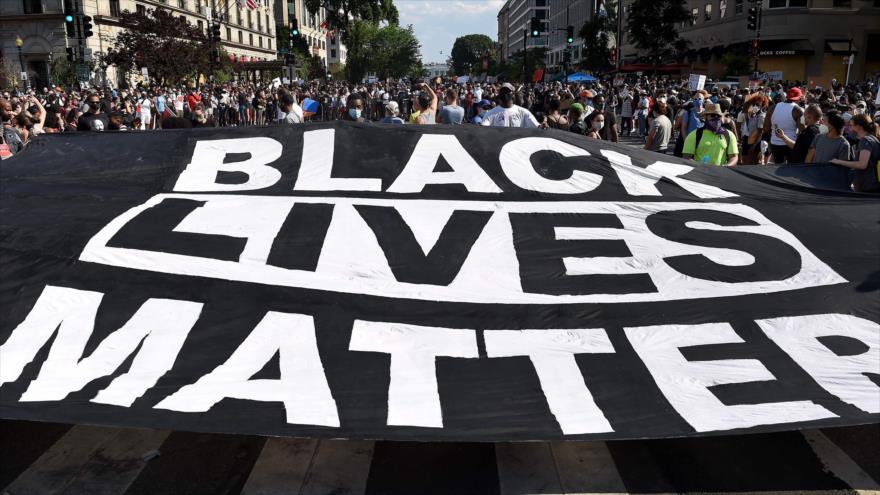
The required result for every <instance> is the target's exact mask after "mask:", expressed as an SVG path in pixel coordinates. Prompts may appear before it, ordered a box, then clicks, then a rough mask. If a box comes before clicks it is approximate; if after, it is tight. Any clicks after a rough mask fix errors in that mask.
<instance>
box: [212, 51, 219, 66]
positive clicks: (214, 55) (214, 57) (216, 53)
mask: <svg viewBox="0 0 880 495" xmlns="http://www.w3.org/2000/svg"><path fill="white" fill-rule="evenodd" d="M211 61H212V62H214V63H215V64H219V63H220V49H219V48H214V49H213V50H211Z"/></svg>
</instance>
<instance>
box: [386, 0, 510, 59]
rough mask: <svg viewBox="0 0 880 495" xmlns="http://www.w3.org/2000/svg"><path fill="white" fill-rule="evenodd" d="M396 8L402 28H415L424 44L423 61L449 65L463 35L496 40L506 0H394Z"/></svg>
mask: <svg viewBox="0 0 880 495" xmlns="http://www.w3.org/2000/svg"><path fill="white" fill-rule="evenodd" d="M394 5H396V6H397V10H398V11H399V12H400V24H401V25H402V26H406V25H407V24H412V25H413V29H414V30H415V33H416V37H418V39H419V41H420V42H421V43H422V61H423V62H424V63H428V62H445V61H446V57H448V56H449V52H450V51H451V50H452V44H453V43H454V42H455V38H458V37H459V36H461V35H464V34H485V35H487V36H489V37H490V38H492V39H493V40H494V39H495V38H496V37H497V36H498V17H497V16H498V10H499V9H500V8H501V6H502V5H504V0H394ZM441 51H442V52H443V53H442V54H441V53H440V52H441Z"/></svg>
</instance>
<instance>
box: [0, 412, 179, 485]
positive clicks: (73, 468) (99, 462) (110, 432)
mask: <svg viewBox="0 0 880 495" xmlns="http://www.w3.org/2000/svg"><path fill="white" fill-rule="evenodd" d="M167 436H168V431H165V430H148V429H133V428H108V427H99V426H74V427H73V428H71V429H70V430H69V431H68V432H67V433H66V434H65V435H64V436H63V437H61V439H60V440H58V441H57V442H55V444H53V445H52V447H51V448H49V449H48V450H47V451H46V452H45V453H44V454H43V455H42V456H40V458H39V459H37V460H36V462H34V463H33V464H31V465H30V467H28V469H27V470H25V471H24V472H23V473H21V474H20V475H19V476H18V478H16V479H15V480H14V481H13V482H12V483H11V484H10V485H9V486H7V487H6V488H4V489H3V490H2V492H0V493H4V494H5V493H9V494H10V495H27V494H35V495H51V494H55V493H88V494H92V495H104V494H107V495H115V494H119V493H124V492H125V490H126V488H128V486H129V485H130V484H131V482H132V481H134V479H135V478H137V476H138V474H139V473H140V472H141V470H142V469H143V467H144V466H145V465H146V463H145V462H144V460H143V459H142V458H141V456H142V455H143V454H144V453H146V452H149V451H152V450H155V449H157V448H159V446H160V445H161V444H162V442H163V441H164V440H165V438H166V437H167Z"/></svg>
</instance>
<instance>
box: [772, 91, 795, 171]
mask: <svg viewBox="0 0 880 495" xmlns="http://www.w3.org/2000/svg"><path fill="white" fill-rule="evenodd" d="M802 96H803V92H802V91H801V89H800V88H797V87H794V88H791V89H789V90H788V92H787V93H786V101H783V102H779V103H776V105H774V106H773V108H771V109H770V112H769V113H768V114H767V117H766V118H765V119H764V132H765V133H766V132H772V135H771V138H770V150H771V153H772V154H773V163H786V162H788V161H789V157H790V155H791V148H790V147H789V146H788V145H787V144H786V143H785V141H784V140H783V139H782V136H796V135H797V133H798V130H799V129H801V128H802V126H801V124H800V121H801V117H802V116H803V115H804V110H803V108H801V107H800V106H798V102H799V101H800V99H801V97H802ZM771 128H772V129H771ZM780 131H781V134H780Z"/></svg>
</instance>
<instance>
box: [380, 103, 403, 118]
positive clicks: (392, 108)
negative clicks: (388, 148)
mask: <svg viewBox="0 0 880 495" xmlns="http://www.w3.org/2000/svg"><path fill="white" fill-rule="evenodd" d="M380 123H382V124H405V123H406V122H404V121H403V119H402V118H400V106H399V105H398V104H397V102H396V101H394V100H391V101H389V102H388V103H386V104H385V118H383V119H382V120H381V121H380Z"/></svg>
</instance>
